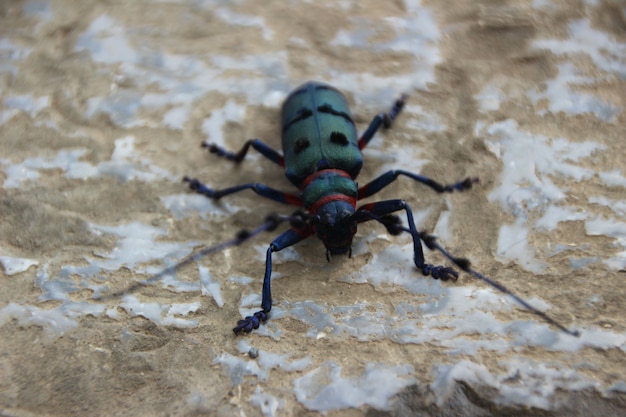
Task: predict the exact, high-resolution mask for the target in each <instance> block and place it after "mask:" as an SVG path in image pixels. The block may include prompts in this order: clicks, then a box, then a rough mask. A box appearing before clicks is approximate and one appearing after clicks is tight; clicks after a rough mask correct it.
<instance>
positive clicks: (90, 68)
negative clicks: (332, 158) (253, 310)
mask: <svg viewBox="0 0 626 417" xmlns="http://www.w3.org/2000/svg"><path fill="white" fill-rule="evenodd" d="M530 3H532V4H530ZM555 45H556V46H555ZM581 45H583V46H581ZM579 48H582V49H579ZM589 51H591V52H589ZM558 77H563V78H560V79H562V80H564V81H563V82H561V83H560V84H559V83H558V82H555V81H554V80H555V79H559V78H558ZM308 79H316V80H322V81H326V82H330V83H333V84H334V85H335V86H336V87H338V88H339V89H341V90H342V91H345V92H346V93H347V96H348V98H349V100H350V102H351V104H352V105H353V108H352V111H353V114H354V115H355V117H356V120H357V123H358V125H359V128H360V129H361V131H362V130H363V129H365V128H366V126H367V123H369V121H370V120H371V118H372V117H373V116H374V115H375V114H376V113H377V112H380V111H383V110H385V109H387V108H388V107H389V106H390V105H391V103H392V101H393V99H394V98H395V97H397V96H398V95H399V94H400V93H402V92H407V93H408V94H409V101H408V107H407V109H406V111H405V112H404V113H402V114H401V116H400V117H399V118H398V120H397V122H396V123H395V125H394V127H393V129H391V130H389V131H386V132H382V134H379V135H378V136H377V137H376V138H375V139H374V141H372V143H371V146H370V147H368V149H367V150H366V152H365V160H366V161H365V167H364V169H363V171H362V173H361V176H360V177H359V182H360V183H361V184H365V183H366V182H367V181H369V180H370V179H372V178H374V177H375V176H376V175H378V174H380V173H381V172H382V170H384V169H391V167H400V168H403V169H410V170H413V171H416V172H421V173H422V174H424V175H428V176H429V177H431V178H434V179H436V180H438V181H440V182H454V181H456V180H459V179H462V178H464V177H466V176H478V177H480V184H478V185H477V186H476V187H475V188H474V189H473V190H471V191H468V192H466V193H463V194H454V195H450V196H441V195H436V193H434V192H431V191H430V190H428V189H426V188H425V187H424V186H422V185H419V184H415V183H412V182H411V181H409V180H408V179H406V178H401V179H399V180H398V181H397V183H395V184H393V185H391V186H389V187H388V188H386V189H385V190H384V191H382V192H381V193H380V196H379V197H377V199H380V200H383V199H390V198H403V199H405V200H406V201H407V202H408V203H409V204H411V205H412V207H413V208H414V210H415V211H416V213H421V215H420V216H421V217H420V219H419V223H420V228H421V229H425V230H429V231H434V232H435V233H437V234H438V235H440V236H441V242H442V243H443V244H444V245H445V246H446V247H447V248H449V250H450V251H452V252H453V253H454V254H456V255H459V256H464V257H467V258H468V259H471V260H472V264H473V266H474V267H475V268H476V269H477V270H479V271H481V272H482V273H484V274H485V275H487V276H489V277H492V278H494V279H497V280H498V281H499V282H501V283H503V284H504V285H506V286H507V287H509V288H510V289H512V290H513V291H515V292H516V293H517V294H519V295H521V296H522V297H524V298H525V299H528V300H530V302H531V303H533V304H534V305H538V306H539V307H541V308H542V309H547V312H548V314H549V315H550V316H552V317H554V318H555V319H557V320H558V321H560V322H562V323H564V324H565V325H566V326H568V327H571V328H576V329H581V330H582V332H583V336H582V338H581V339H574V338H570V337H569V336H566V335H564V334H562V333H559V332H558V331H557V330H556V329H554V328H552V327H547V326H544V325H543V323H542V322H541V321H540V319H538V318H536V317H535V316H532V315H530V314H529V313H528V312H526V311H524V310H523V309H521V308H517V306H516V305H515V304H514V303H513V302H511V301H510V300H508V299H507V298H506V297H503V296H501V295H500V294H498V293H496V292H494V291H493V290H490V289H486V286H485V285H483V284H481V283H477V282H476V281H475V280H473V279H472V278H471V277H469V276H468V275H466V274H462V276H461V278H460V279H459V281H458V282H456V283H445V284H440V283H438V282H433V281H432V280H431V279H430V278H424V277H422V276H421V274H420V273H419V271H416V270H415V268H414V267H412V263H411V253H410V252H407V251H404V252H402V248H403V247H405V246H406V245H407V243H408V240H407V239H406V236H404V237H398V238H395V237H391V238H389V239H387V238H385V237H381V233H382V231H381V230H380V228H379V227H377V226H376V225H363V226H362V227H360V229H359V234H358V235H357V239H356V242H355V250H354V256H353V257H352V258H351V259H333V260H332V262H331V263H330V264H327V263H326V260H325V256H324V248H323V246H322V245H321V243H320V242H318V241H316V240H315V239H310V241H307V242H305V243H303V244H301V245H298V247H297V248H296V249H295V251H287V252H286V254H285V255H283V256H282V257H281V256H278V257H277V262H276V267H275V270H276V271H277V272H278V273H280V275H281V279H276V280H275V281H274V284H273V295H274V304H275V309H274V310H273V313H274V317H273V320H272V321H271V322H270V324H268V325H267V326H264V328H263V329H262V330H263V331H261V332H257V333H255V334H252V335H250V336H246V337H243V338H237V337H235V336H234V335H233V334H232V332H231V328H232V327H233V326H234V324H235V323H236V321H237V320H238V319H239V317H240V316H241V312H240V311H239V310H240V305H241V303H242V297H245V296H248V295H249V294H259V293H260V290H261V276H262V272H263V253H264V251H265V248H266V244H267V243H268V242H269V241H271V239H272V237H271V236H269V235H263V236H262V237H260V238H257V239H255V241H254V242H248V243H246V244H245V245H242V246H241V247H237V248H232V249H228V250H226V251H224V252H223V253H219V254H216V255H213V256H211V257H209V258H206V259H204V260H203V261H202V262H201V264H202V265H204V266H205V267H207V268H208V270H209V272H210V274H211V277H210V280H212V281H211V282H213V283H218V284H219V288H220V294H221V297H222V299H223V305H222V304H221V302H220V301H218V299H214V298H212V297H211V296H210V293H209V292H208V290H207V291H203V292H202V294H201V291H200V290H199V287H197V285H198V282H199V281H200V273H199V272H198V268H197V267H195V266H189V267H188V268H184V269H183V270H181V271H180V272H179V274H178V276H177V279H178V281H175V282H174V284H171V285H170V288H169V289H168V288H167V286H164V285H151V286H146V287H141V288H140V289H139V290H138V291H137V292H136V293H134V294H131V295H129V296H134V297H137V298H136V299H133V298H128V297H126V298H123V299H120V298H116V299H106V300H100V301H98V300H95V299H94V298H93V296H94V291H101V292H102V293H111V292H116V291H123V290H124V289H125V288H128V287H129V286H130V285H132V283H135V282H137V281H140V280H142V279H145V278H146V277H147V276H149V272H152V271H157V270H159V269H161V268H163V267H164V263H162V262H161V261H162V260H163V259H164V258H166V257H168V256H166V254H171V256H169V257H168V258H169V259H168V262H169V263H171V262H174V261H176V260H178V259H181V258H183V257H184V256H185V255H186V254H187V253H188V252H189V250H190V248H191V247H194V246H204V245H207V246H208V245H212V244H215V243H217V242H221V241H224V240H226V239H229V238H231V237H232V236H233V235H234V234H235V233H236V232H237V231H238V230H240V229H242V228H247V229H252V228H254V227H255V226H257V225H258V224H260V222H262V219H263V218H264V217H265V215H267V214H268V213H271V212H276V211H279V212H281V213H289V212H290V210H291V208H289V207H281V206H280V205H278V204H275V203H273V202H271V201H267V200H264V199H262V198H260V197H258V196H256V195H254V194H253V193H252V192H248V193H242V194H240V195H237V196H232V198H228V199H226V198H225V199H224V201H222V202H220V203H219V204H215V203H212V202H210V201H208V200H203V199H202V198H200V197H199V196H197V197H198V198H195V197H196V196H190V193H188V192H187V190H186V189H185V185H184V184H182V183H181V182H180V179H181V178H182V177H183V175H192V176H197V177H198V178H199V179H201V180H203V181H206V182H207V183H208V184H210V185H213V186H227V185H235V184H239V183H244V182H250V181H259V182H263V183H265V184H268V185H271V186H272V187H275V188H277V189H282V190H286V191H287V190H293V189H292V188H290V184H289V183H288V182H287V180H286V179H285V178H284V176H283V174H282V172H281V170H280V169H277V167H276V166H275V165H273V164H271V163H270V162H267V161H265V160H263V159H262V158H259V157H256V158H257V159H254V158H255V157H254V156H253V157H252V158H251V160H247V161H245V162H244V163H242V164H240V165H239V166H233V165H232V164H229V163H228V162H227V161H222V160H219V159H217V158H216V157H215V156H213V155H208V154H207V153H205V152H201V151H200V148H199V145H200V142H201V141H202V140H211V141H214V142H218V143H221V144H224V146H226V147H228V148H229V149H232V150H236V149H238V148H239V146H241V144H243V143H244V141H245V140H246V139H248V138H252V137H259V138H263V140H264V141H266V143H268V144H269V145H271V146H273V147H278V146H279V142H280V140H279V136H280V126H279V109H280V102H281V100H282V98H284V97H285V96H286V94H287V93H288V92H289V90H290V89H291V88H293V87H295V86H296V85H298V84H299V83H301V82H303V81H305V80H308ZM624 97H626V11H625V9H624V5H623V3H622V2H621V1H611V0H604V1H582V0H581V1H573V0H567V1H565V0H564V1H550V2H548V1H539V0H537V1H534V2H528V1H522V0H509V1H504V0H498V1H475V0H466V1H455V2H450V1H446V0H439V1H435V0H423V1H422V3H421V4H420V3H419V2H418V1H417V0H416V1H407V2H406V3H405V2H403V1H395V2H380V1H366V2H354V3H351V2H346V1H330V0H329V1H316V2H306V1H290V2H284V1H263V2H256V1H252V0H251V1H240V2H233V3H232V4H230V3H229V2H218V1H215V2H212V1H196V2H180V3H179V2H176V1H155V2H150V1H130V2H127V1H124V2H122V1H119V2H118V1H109V2H99V1H80V2H77V1H70V0H58V1H44V0H41V1H37V0H32V1H3V2H0V183H2V184H3V186H2V187H1V188H0V256H5V257H11V258H13V259H30V260H33V261H36V262H37V265H36V266H34V267H30V268H29V269H27V270H25V271H23V272H21V273H17V274H14V275H9V274H8V272H9V269H10V268H9V266H7V265H9V264H7V263H6V262H5V261H3V263H4V265H5V274H4V275H2V274H0V281H1V282H0V286H1V288H2V290H1V291H0V414H2V415H10V416H39V415H50V416H67V415H90V416H105V415H137V416H139V415H146V416H151V415H169V416H174V415H186V416H233V415H242V416H243V415H246V416H255V415H266V416H270V415H276V416H313V415H318V414H319V413H320V412H322V411H323V410H328V411H327V412H326V415H328V416H342V417H344V416H357V415H368V416H531V415H532V416H602V417H609V416H620V415H626V405H625V404H624V401H625V400H624V398H625V397H624V395H625V394H624V393H625V392H626V355H625V350H626V345H625V343H626V342H625V340H626V302H625V300H626V289H625V287H624V278H625V272H624V270H625V269H626V268H625V267H624V264H623V263H624V262H625V260H624V259H625V256H624V253H625V251H626V248H625V247H624V245H625V244H624V240H625V239H626V237H625V236H626V231H625V230H626V224H625V223H624V217H625V216H626V208H625V206H626V201H625V200H624V188H625V187H626V180H625V177H626V167H625V163H624V161H626V147H625V146H623V140H624V138H625V137H626V113H625V112H624V108H626V102H625V100H624ZM557 98H561V99H562V100H557ZM560 138H564V141H563V142H560ZM516 141H517V143H519V144H520V145H521V146H519V147H515V145H516ZM559 146H561V147H559ZM528 153H532V157H530V158H529V156H528ZM252 154H254V152H251V155H252ZM507 158H511V159H507ZM528 161H531V162H532V161H536V163H535V165H532V164H530V163H529V162H528ZM516 162H517V164H518V165H515V166H514V165H512V164H514V163H516ZM525 163H529V164H530V165H525ZM516 173H517V174H520V176H519V177H515V178H512V179H511V178H509V179H508V180H509V181H511V184H514V185H511V186H509V187H502V186H501V184H502V181H504V180H505V179H506V178H507V175H509V176H512V175H514V174H516ZM522 173H523V174H525V175H526V176H524V175H521V174H522ZM557 190H558V191H557ZM371 200H373V199H371ZM427 209H429V210H430V211H425V210H427ZM559 210H561V211H559ZM448 215H449V217H448ZM554 218H558V219H559V220H560V221H559V222H555V224H553V225H550V224H549V222H550V219H554ZM546 224H547V226H546ZM116 227H117V228H116ZM507 227H508V228H509V229H506V228H507ZM503 228H504V229H506V230H509V231H511V234H510V236H513V237H516V236H518V237H519V239H512V240H511V241H510V242H509V243H508V244H507V243H506V242H502V239H501V233H502V230H503ZM123 236H126V237H123ZM499 239H500V243H499ZM168 244H171V246H167V245H168ZM520 247H521V248H522V249H520V250H519V251H517V249H516V248H520ZM133 250H136V252H132V256H130V257H129V258H128V259H126V260H124V259H125V258H124V253H131V251H133ZM398 254H400V255H398ZM396 255H398V257H397V258H396ZM427 256H428V257H429V260H430V261H432V262H434V263H444V262H445V259H444V258H443V257H442V256H439V255H437V254H434V253H428V254H427ZM169 263H168V264H169ZM94 265H100V267H94ZM620 265H621V266H620ZM146 269H149V271H148V272H146ZM233 277H235V278H233ZM237 277H239V278H237ZM240 277H250V278H251V280H250V281H249V282H248V281H246V280H245V279H241V278H240ZM207 282H208V281H207ZM363 283H368V284H370V285H363ZM183 284H185V285H188V286H189V287H192V288H195V290H190V291H184V292H182V291H178V292H176V291H172V290H171V286H172V285H175V286H178V288H181V287H183ZM194 285H196V287H193V286H194ZM207 288H208V287H207ZM259 301H260V300H254V301H253V304H257V303H258V302H259ZM140 303H144V304H140ZM454 303H457V304H456V305H455V304H454ZM482 306H484V308H483V307H482ZM245 307H246V308H247V307H249V306H248V305H247V304H246V305H245ZM170 308H173V310H169V309H170ZM350 308H353V310H350ZM464 308H466V309H464ZM176 309H178V310H176ZM177 311H178V312H177ZM180 312H184V313H185V314H186V315H184V314H181V313H180ZM359 320H361V321H359ZM455 332H456V333H455ZM268 335H273V336H274V337H268ZM251 347H253V348H256V349H258V351H259V356H258V358H255V359H251V358H249V356H248V355H247V352H248V351H249V349H250V348H251ZM447 366H449V367H451V368H446V367H447ZM455 366H456V367H455ZM368 367H369V368H368ZM446 369H452V370H455V373H451V374H450V375H451V376H450V377H449V378H446V377H445V375H446V374H445V370H446ZM407 370H409V371H407ZM297 381H300V383H301V385H300V386H302V387H308V388H306V389H305V388H302V391H297V389H296V388H295V387H296V384H297ZM311 381H312V382H311ZM305 382H307V383H309V382H310V384H309V385H306V384H305ZM394 384H396V385H394ZM350 386H356V387H357V389H356V390H353V391H350ZM325 387H330V388H329V390H328V391H322V390H323V389H324V388H325ZM319 392H325V394H324V395H325V396H328V398H330V395H331V394H332V393H333V392H334V393H339V394H338V399H345V404H343V405H341V404H339V403H338V402H334V403H332V404H333V405H332V406H328V405H324V401H323V400H324V398H317V399H315V395H316V394H317V393H319ZM382 393H389V398H383V399H380V402H375V399H377V400H378V397H381V396H382V397H385V395H382ZM299 394H300V395H301V396H303V397H302V398H299V397H298V395H299ZM305 397H306V398H305ZM309 400H310V401H309ZM334 401H337V398H335V400H334ZM380 404H382V405H380ZM324 407H330V408H324Z"/></svg>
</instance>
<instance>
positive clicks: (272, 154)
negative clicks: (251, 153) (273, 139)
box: [202, 139, 285, 167]
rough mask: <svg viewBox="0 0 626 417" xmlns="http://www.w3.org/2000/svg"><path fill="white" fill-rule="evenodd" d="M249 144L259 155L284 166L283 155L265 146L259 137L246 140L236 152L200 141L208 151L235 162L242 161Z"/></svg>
mask: <svg viewBox="0 0 626 417" xmlns="http://www.w3.org/2000/svg"><path fill="white" fill-rule="evenodd" d="M250 146H252V147H253V148H254V149H256V150H257V151H258V152H259V153H260V154H261V155H263V156H264V157H266V158H267V159H269V160H270V161H272V162H274V163H275V164H277V165H280V166H281V167H284V166H285V159H284V158H283V156H282V155H281V154H280V153H278V152H277V151H275V150H274V149H272V148H270V147H269V146H267V145H266V144H265V143H263V142H261V140H260V139H250V140H247V141H246V143H245V144H244V145H243V147H242V148H241V149H240V150H239V151H238V152H237V153H234V152H230V151H227V150H226V149H224V148H222V147H221V146H217V145H215V144H213V143H210V142H206V141H205V142H202V147H203V148H206V149H208V150H209V152H211V153H214V154H216V155H217V156H221V157H223V158H226V159H228V160H230V161H235V162H237V163H239V162H241V161H243V158H245V157H246V154H247V153H248V149H250Z"/></svg>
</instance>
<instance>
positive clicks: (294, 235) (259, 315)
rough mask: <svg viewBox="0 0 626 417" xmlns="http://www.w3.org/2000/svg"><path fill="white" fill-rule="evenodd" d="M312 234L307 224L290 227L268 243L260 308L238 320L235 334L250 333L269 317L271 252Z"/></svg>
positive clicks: (270, 305)
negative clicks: (301, 226)
mask: <svg viewBox="0 0 626 417" xmlns="http://www.w3.org/2000/svg"><path fill="white" fill-rule="evenodd" d="M312 234H313V228H312V227H310V226H308V225H305V226H304V227H303V228H302V229H296V228H292V229H289V230H287V231H286V232H285V233H283V234H281V235H280V236H278V237H277V238H276V239H275V240H274V241H273V242H272V243H271V244H270V246H269V248H267V254H266V257H265V276H264V277H263V293H262V298H261V310H259V311H257V312H256V313H254V314H253V315H251V316H247V317H245V318H243V319H242V320H239V321H238V322H237V326H236V327H235V328H234V329H233V332H235V334H240V333H250V332H251V331H252V330H254V329H258V328H259V325H260V324H261V322H264V321H266V320H267V319H268V317H269V312H270V310H271V309H272V289H271V283H270V281H271V275H272V253H273V252H278V251H281V250H283V249H285V248H286V247H288V246H291V245H293V244H294V243H298V242H300V241H301V240H304V239H306V238H307V237H309V236H311V235H312Z"/></svg>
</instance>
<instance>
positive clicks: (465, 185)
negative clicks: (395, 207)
mask: <svg viewBox="0 0 626 417" xmlns="http://www.w3.org/2000/svg"><path fill="white" fill-rule="evenodd" d="M400 175H404V176H406V177H409V178H411V179H413V180H415V181H418V182H421V183H422V184H424V185H427V186H429V187H430V188H432V189H433V190H435V191H437V192H438V193H450V192H453V191H465V190H469V189H470V188H472V184H474V183H476V182H478V178H470V177H467V178H465V179H464V180H462V181H459V182H455V183H454V184H445V185H442V184H439V183H438V182H436V181H434V180H431V179H430V178H428V177H425V176H423V175H418V174H414V173H412V172H409V171H404V170H401V169H396V170H392V171H388V172H386V173H384V174H383V175H381V176H380V177H378V178H376V179H374V180H373V181H370V182H369V183H367V184H365V185H364V186H362V187H360V188H359V200H360V199H362V198H365V197H369V196H371V195H372V194H376V193H377V192H379V191H380V190H382V189H383V188H385V187H386V186H388V185H389V184H391V183H392V182H394V181H395V180H396V179H397V178H398V177H399V176H400Z"/></svg>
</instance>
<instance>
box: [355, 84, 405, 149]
mask: <svg viewBox="0 0 626 417" xmlns="http://www.w3.org/2000/svg"><path fill="white" fill-rule="evenodd" d="M406 97H407V96H406V94H403V95H402V96H401V97H400V98H399V99H398V100H396V102H395V103H394V104H393V107H392V108H391V110H390V111H389V113H379V114H377V115H376V117H374V119H373V120H372V121H371V123H370V125H369V126H368V128H367V130H366V131H365V133H363V136H361V138H360V139H359V149H360V150H363V148H365V147H366V146H367V144H368V143H369V142H370V140H372V138H373V137H374V135H375V134H376V132H377V131H378V129H380V126H381V125H383V126H384V127H385V128H389V127H391V124H392V123H393V121H394V120H395V119H396V117H397V116H398V114H399V113H400V112H401V111H402V108H403V107H404V103H405V102H406Z"/></svg>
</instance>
